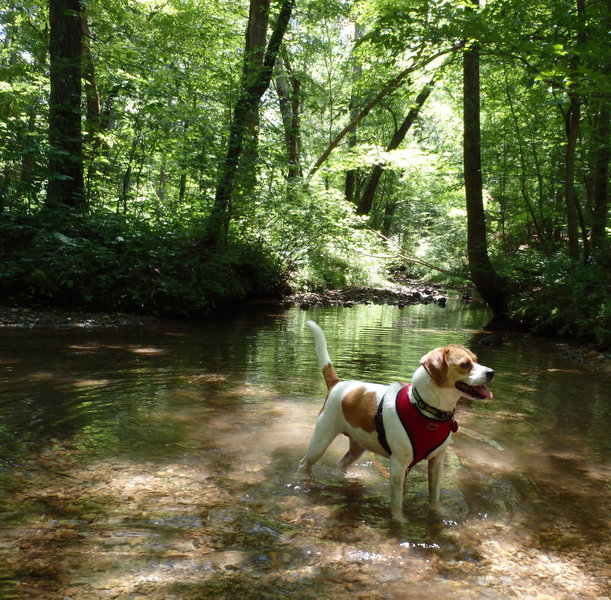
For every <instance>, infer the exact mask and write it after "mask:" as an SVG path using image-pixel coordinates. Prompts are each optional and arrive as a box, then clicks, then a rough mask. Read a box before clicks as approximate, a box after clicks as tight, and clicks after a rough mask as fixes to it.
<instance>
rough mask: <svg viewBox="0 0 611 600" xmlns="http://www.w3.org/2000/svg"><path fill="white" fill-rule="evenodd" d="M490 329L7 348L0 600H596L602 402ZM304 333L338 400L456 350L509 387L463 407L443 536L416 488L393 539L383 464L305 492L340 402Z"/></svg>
mask: <svg viewBox="0 0 611 600" xmlns="http://www.w3.org/2000/svg"><path fill="white" fill-rule="evenodd" d="M487 318H488V313H487V311H486V309H484V308H482V307H477V306H471V307H464V306H463V305H461V304H460V303H459V302H449V303H448V307H447V308H446V309H441V308H439V307H438V306H436V305H428V306H412V307H406V308H405V309H404V310H399V309H398V308H396V307H379V306H366V307H355V308H351V309H344V308H320V309H315V310H311V311H307V312H305V311H301V310H298V309H292V310H288V311H279V310H278V311H275V310H262V311H257V312H250V313H247V314H244V315H241V316H239V317H237V318H234V319H232V320H227V321H224V322H221V321H218V322H213V323H206V324H200V325H197V324H192V323H176V324H166V325H163V326H152V327H147V328H145V329H134V330H118V331H100V332H92V331H83V330H77V331H61V332H32V331H10V330H4V331H2V332H1V335H0V365H1V369H2V370H1V377H0V409H1V412H0V448H2V453H1V455H0V483H2V485H3V487H2V491H0V502H1V505H2V506H3V509H2V512H0V523H1V524H2V525H3V527H2V531H3V533H2V534H0V564H4V565H6V566H5V567H0V591H4V590H3V589H2V586H4V588H5V589H6V590H7V593H6V594H4V595H5V596H6V597H23V598H27V597H30V596H31V597H35V596H36V594H38V595H39V596H41V595H42V596H43V597H45V598H47V599H48V600H54V599H55V598H64V597H69V596H70V593H71V592H70V593H69V591H70V590H71V589H78V597H79V598H81V599H87V598H98V597H100V593H101V590H112V594H114V596H113V597H130V595H134V596H137V595H138V594H139V595H141V596H143V597H147V598H149V599H153V600H155V599H157V598H160V599H161V598H164V599H165V598H194V597H210V598H225V597H234V596H235V594H237V593H242V594H243V595H244V597H245V598H251V597H252V598H255V597H256V598H270V599H273V598H279V597H295V598H310V597H311V598H326V597H331V596H333V597H334V598H360V597H367V598H381V597H388V598H419V599H420V598H426V597H431V594H433V595H435V596H437V597H438V598H454V597H456V596H457V595H459V594H464V593H466V592H467V591H468V592H469V593H471V594H472V593H477V594H480V595H481V596H482V597H484V596H486V597H506V596H507V595H509V594H513V593H518V595H519V594H522V595H528V594H530V593H532V594H536V593H542V594H549V595H551V596H552V597H558V598H562V597H567V598H569V597H570V598H581V597H584V598H585V597H589V595H592V594H594V595H603V592H604V585H603V582H602V580H601V579H600V576H601V573H602V572H603V567H604V562H605V558H604V557H605V555H604V551H605V548H606V544H607V542H608V541H609V540H608V529H607V522H606V515H605V513H604V510H603V507H604V506H606V504H607V502H608V496H607V489H606V487H605V486H606V483H607V482H608V480H609V477H608V476H609V470H608V467H607V464H608V456H609V446H608V444H609V441H608V433H607V432H608V427H609V412H608V408H607V401H608V391H607V390H608V381H607V380H605V378H604V377H603V376H602V375H598V374H595V373H586V372H584V371H583V370H581V368H579V367H578V366H577V365H575V364H572V363H571V362H570V361H567V360H565V359H562V358H560V357H559V355H558V354H557V353H555V352H553V351H552V349H551V347H550V346H549V345H547V344H546V343H544V342H539V341H536V340H533V339H529V338H525V337H523V336H519V335H506V336H505V338H504V340H503V345H502V346H501V347H493V346H489V345H487V344H483V343H480V342H479V339H480V336H478V335H477V333H478V330H479V329H480V328H481V327H482V326H483V325H484V324H485V323H486V320H487ZM306 319H314V320H316V321H317V322H319V323H320V325H321V326H322V327H323V328H324V329H325V331H326V333H327V338H328V342H329V350H330V353H331V356H332V357H333V360H334V363H335V365H336V368H337V370H338V373H339V374H340V376H342V377H344V378H350V377H358V378H362V379H368V380H372V381H380V382H389V381H392V380H395V379H401V380H406V379H409V378H410V377H411V374H412V373H413V371H414V370H415V368H416V366H417V365H418V362H419V359H420V357H421V356H422V355H423V354H424V353H426V352H427V351H428V350H430V349H431V348H433V347H436V346H439V345H443V344H446V343H448V342H456V343H463V344H465V345H467V346H469V347H471V348H472V349H473V350H475V352H476V353H477V354H478V355H479V356H480V360H481V362H483V363H484V364H487V365H490V366H493V367H494V368H495V370H496V371H497V377H496V379H495V383H494V386H493V388H494V393H495V398H494V399H493V400H492V401H486V402H479V403H477V402H473V403H463V404H462V405H460V409H459V414H458V420H459V423H460V426H461V429H459V433H458V435H457V436H456V439H455V441H454V443H453V446H452V448H451V451H450V452H449V454H448V459H447V468H446V471H447V473H446V478H445V482H444V486H443V492H442V499H443V501H444V503H445V505H446V511H447V514H446V515H445V516H443V517H442V518H438V517H436V516H435V515H432V514H431V513H430V512H429V511H428V508H427V490H426V474H425V471H426V468H422V467H417V468H416V469H414V471H413V472H412V473H410V476H409V478H408V483H407V489H406V494H405V511H406V515H407V517H408V520H409V522H408V524H407V525H405V526H402V527H396V526H393V525H392V524H391V523H390V522H389V519H388V495H389V491H388V478H387V473H386V463H385V461H384V460H383V459H379V458H376V457H371V456H369V455H365V456H364V457H363V459H362V460H361V461H359V462H358V464H356V465H355V466H354V467H353V468H352V469H351V470H350V472H349V474H348V477H347V478H343V477H341V476H340V475H338V473H337V471H336V469H335V467H334V464H333V463H334V461H335V460H336V459H338V458H339V457H340V456H341V455H342V454H343V452H344V451H345V440H343V439H338V440H336V442H334V444H333V445H332V447H331V449H330V451H329V452H328V454H327V455H326V457H325V458H323V460H322V461H321V462H320V463H318V464H317V465H316V467H315V472H316V475H317V477H316V479H315V481H313V482H311V483H307V484H303V483H302V482H299V481H298V480H296V479H295V477H294V469H295V466H296V463H297V461H298V459H299V458H300V456H301V455H302V453H303V452H304V450H305V447H306V445H307V441H308V439H309V436H310V433H311V431H312V428H313V425H314V420H315V418H316V415H317V413H318V411H319V410H320V407H321V403H322V398H323V396H324V394H325V388H324V383H323V381H322V378H321V376H320V374H319V369H318V365H317V362H316V357H315V354H314V350H313V342H312V339H311V336H310V332H309V330H308V329H307V328H306V327H305V320H306ZM468 430H471V432H472V433H469V431H468ZM425 580H427V581H428V584H427V585H425V583H424V582H425ZM406 585H407V586H409V590H410V591H409V593H408V592H406V591H405V590H406V589H407V588H406ZM9 594H12V596H11V595H9ZM406 594H407V595H406ZM478 597H479V596H478Z"/></svg>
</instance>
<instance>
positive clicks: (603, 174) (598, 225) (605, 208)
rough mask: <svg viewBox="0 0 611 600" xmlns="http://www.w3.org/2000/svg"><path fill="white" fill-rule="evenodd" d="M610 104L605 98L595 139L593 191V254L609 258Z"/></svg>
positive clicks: (600, 257)
mask: <svg viewBox="0 0 611 600" xmlns="http://www.w3.org/2000/svg"><path fill="white" fill-rule="evenodd" d="M609 135H610V129H609V104H608V102H606V101H605V99H604V98H603V99H602V100H601V106H600V112H599V114H598V124H597V131H596V139H595V150H594V153H595V161H594V173H593V191H592V201H593V202H592V233H591V246H592V255H593V256H594V257H597V258H599V259H602V258H603V257H606V259H607V261H608V260H609V239H608V236H607V222H608V219H609Z"/></svg>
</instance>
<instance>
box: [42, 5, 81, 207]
mask: <svg viewBox="0 0 611 600" xmlns="http://www.w3.org/2000/svg"><path fill="white" fill-rule="evenodd" d="M49 24H50V40H49V57H50V64H51V67H50V82H51V93H50V96H49V182H48V187H47V199H46V206H47V208H49V209H53V210H56V209H59V208H62V207H64V208H71V209H75V210H83V209H84V208H85V194H84V182H83V138H82V132H81V51H82V47H81V17H80V4H79V0H49Z"/></svg>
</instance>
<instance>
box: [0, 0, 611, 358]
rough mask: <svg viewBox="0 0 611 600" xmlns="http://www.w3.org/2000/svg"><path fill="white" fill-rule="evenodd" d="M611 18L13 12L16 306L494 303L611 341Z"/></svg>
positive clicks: (128, 7)
mask: <svg viewBox="0 0 611 600" xmlns="http://www.w3.org/2000/svg"><path fill="white" fill-rule="evenodd" d="M610 15H611V0H488V1H486V0H352V1H349V0H274V1H271V0H250V2H245V1H243V2H240V1H238V0H217V1H215V2H211V1H209V0H130V1H128V0H104V2H101V1H100V0H81V1H80V0H49V1H48V3H47V2H41V1H36V0H22V1H14V0H6V2H4V3H3V5H2V8H0V252H1V253H2V254H1V263H0V264H1V266H0V303H2V304H6V305H15V306H61V307H68V308H91V309H96V310H103V311H136V312H144V313H152V314H158V315H162V316H181V317H183V316H184V317H188V316H201V315H207V314H210V313H211V312H213V311H215V310H218V309H219V308H222V307H226V306H232V305H233V304H234V303H237V302H240V301H243V300H244V299H247V298H264V297H277V296H280V295H282V294H283V293H286V291H287V290H320V289H329V288H341V287H343V286H348V285H354V286H366V285H371V286H375V285H384V283H385V282H386V281H387V279H388V278H389V276H390V273H392V272H393V271H397V270H401V271H402V272H403V273H405V274H407V275H408V276H410V277H413V278H418V279H422V280H426V281H436V282H443V283H444V284H447V285H463V286H464V285H473V286H474V288H476V289H477V291H478V292H479V294H480V295H481V296H482V298H483V299H484V300H485V301H486V302H487V303H488V304H489V305H490V307H491V308H492V309H493V311H494V312H495V313H496V314H497V315H499V316H502V317H505V318H507V319H509V320H511V321H513V322H516V323H520V324H521V325H523V326H526V327H527V328H529V329H530V330H533V331H536V332H540V333H544V334H551V335H562V336H566V337H569V338H573V339H578V340H581V341H587V342H592V343H595V344H596V345H597V346H598V347H599V348H608V347H609V346H611V294H610V293H609V292H610V282H611V252H610V248H609V204H608V191H609V188H608V184H609V170H608V167H609V141H610V135H609V119H610V106H611V104H610V95H611V77H610V62H611V58H610V56H611V55H610V53H609V43H608V32H609V30H610V25H611V24H610V22H609V20H610Z"/></svg>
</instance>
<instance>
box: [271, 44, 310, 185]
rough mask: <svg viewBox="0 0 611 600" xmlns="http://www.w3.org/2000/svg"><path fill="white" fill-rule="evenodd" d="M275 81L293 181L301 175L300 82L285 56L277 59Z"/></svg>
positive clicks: (290, 177)
mask: <svg viewBox="0 0 611 600" xmlns="http://www.w3.org/2000/svg"><path fill="white" fill-rule="evenodd" d="M275 82H276V92H277V94H278V102H279V105H280V114H281V116H282V124H283V127H284V144H285V147H286V157H287V160H288V178H289V181H295V180H298V179H301V177H302V175H303V173H302V170H301V158H300V145H301V142H300V138H301V133H300V132H301V127H300V122H299V121H300V118H299V102H300V98H299V95H300V93H301V83H300V81H299V79H297V78H296V77H295V76H294V74H293V73H292V71H291V68H290V64H289V62H288V59H287V58H286V56H283V57H281V58H280V59H279V61H278V65H277V67H276V80H275Z"/></svg>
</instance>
